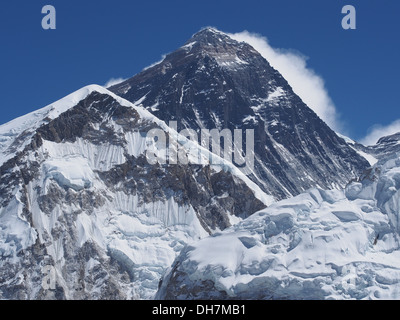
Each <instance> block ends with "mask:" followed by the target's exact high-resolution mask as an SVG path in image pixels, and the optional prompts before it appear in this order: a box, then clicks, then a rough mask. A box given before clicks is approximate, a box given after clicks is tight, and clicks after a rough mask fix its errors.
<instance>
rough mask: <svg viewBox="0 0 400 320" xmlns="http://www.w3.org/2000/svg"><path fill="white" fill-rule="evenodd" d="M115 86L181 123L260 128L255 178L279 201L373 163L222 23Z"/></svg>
mask: <svg viewBox="0 0 400 320" xmlns="http://www.w3.org/2000/svg"><path fill="white" fill-rule="evenodd" d="M110 90H111V91H113V92H114V93H116V94H117V95H119V96H121V97H123V98H125V99H127V100H129V101H131V102H135V103H141V104H142V105H143V107H144V108H146V109H147V110H148V111H150V112H151V113H152V114H154V115H156V116H157V117H158V118H160V119H162V120H164V121H165V122H167V123H168V122H169V121H170V120H177V121H178V128H179V130H180V129H182V128H189V129H194V130H196V131H199V130H200V129H202V128H206V129H213V128H217V129H219V130H222V129H224V128H228V129H230V130H231V131H233V130H234V129H236V128H240V129H254V135H255V148H254V149H255V150H254V152H255V166H254V171H253V173H252V174H251V175H250V176H249V177H250V178H251V179H252V180H253V181H254V182H256V183H257V184H258V185H259V186H260V187H261V188H262V189H263V190H264V191H265V192H267V193H268V194H271V195H273V196H274V197H275V198H276V199H278V200H279V199H283V198H287V197H290V196H293V195H297V194H299V193H300V192H303V191H306V190H307V189H309V188H311V187H316V186H318V187H320V188H325V189H331V188H340V187H344V186H345V185H346V183H347V182H348V180H349V178H351V177H357V176H358V175H359V174H361V173H362V172H363V170H364V169H365V168H367V167H368V166H369V164H368V162H367V161H366V160H365V159H364V158H363V157H362V156H360V155H359V153H358V152H356V151H355V150H353V149H352V148H350V147H349V146H348V145H347V143H346V142H345V141H344V140H342V139H341V138H339V137H338V136H337V135H336V134H335V132H333V131H332V130H331V129H330V128H329V127H328V126H327V125H326V124H325V123H324V122H323V121H322V120H321V119H320V118H319V117H318V116H317V115H316V114H315V113H314V112H313V111H312V110H311V109H310V108H309V107H308V106H307V105H305V104H304V103H303V101H302V100H301V99H300V98H299V97H298V96H297V95H296V94H295V93H294V92H293V90H292V88H291V87H290V85H289V84H288V83H287V81H286V80H285V79H284V78H283V77H282V75H281V74H280V73H279V72H278V71H277V70H275V69H274V68H272V67H271V65H270V64H269V63H268V61H266V60H265V59H264V58H263V57H262V56H261V55H260V54H259V53H258V52H257V51H256V50H255V49H254V48H253V47H252V46H250V45H249V44H247V43H245V42H238V41H236V40H234V39H232V38H231V37H229V36H228V35H227V34H225V33H223V32H221V31H218V30H216V29H214V28H205V29H203V30H201V31H200V32H198V33H196V34H195V35H194V36H193V37H192V38H191V39H189V40H188V41H187V42H186V44H185V45H184V46H182V47H181V48H179V49H178V50H176V51H174V52H172V53H170V54H168V55H167V56H166V57H165V59H164V60H163V61H162V62H160V63H158V64H156V65H154V66H152V67H150V68H147V69H145V70H144V71H143V72H141V73H139V74H137V75H136V76H134V77H133V78H131V79H128V80H126V81H124V82H122V83H120V84H117V85H115V86H113V87H111V88H110Z"/></svg>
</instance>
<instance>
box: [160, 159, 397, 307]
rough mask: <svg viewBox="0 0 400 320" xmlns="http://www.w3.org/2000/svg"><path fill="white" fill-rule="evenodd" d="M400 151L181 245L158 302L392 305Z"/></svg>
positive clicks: (394, 286) (395, 265)
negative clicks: (340, 183) (354, 176)
mask: <svg viewBox="0 0 400 320" xmlns="http://www.w3.org/2000/svg"><path fill="white" fill-rule="evenodd" d="M399 209H400V153H397V154H392V156H390V157H388V158H386V159H385V160H381V161H379V162H378V163H377V164H376V165H375V166H374V167H373V168H371V169H370V170H368V171H367V172H366V173H365V174H364V175H363V176H361V177H360V179H358V180H357V181H353V182H351V183H350V184H349V185H348V186H347V187H346V189H345V190H344V191H325V190H321V189H315V188H314V189H311V190H310V191H308V192H306V193H303V194H301V195H299V196H297V197H294V198H292V199H288V200H283V201H280V202H278V203H275V204H273V205H271V206H270V207H268V208H267V209H264V210H261V211H260V212H258V213H255V214H254V215H252V216H250V217H249V218H247V219H245V220H244V221H242V222H240V223H238V224H236V225H234V226H232V227H231V228H229V229H227V230H224V231H223V232H221V233H219V234H215V235H213V236H212V237H208V238H205V239H203V240H200V241H199V242H197V243H194V244H192V245H189V246H187V247H186V248H185V249H184V250H183V251H182V253H181V254H180V256H179V257H178V258H177V259H176V261H175V262H174V264H173V265H172V267H171V269H170V272H169V273H168V274H167V275H166V276H165V277H164V279H163V284H162V287H161V288H160V290H159V292H158V295H157V297H158V298H162V299H203V298H219V299H228V298H229V299H230V298H239V299H399V298H400V265H399V261H400V250H399V248H400V242H399V241H400V237H399V232H400V218H399V217H400V210H399Z"/></svg>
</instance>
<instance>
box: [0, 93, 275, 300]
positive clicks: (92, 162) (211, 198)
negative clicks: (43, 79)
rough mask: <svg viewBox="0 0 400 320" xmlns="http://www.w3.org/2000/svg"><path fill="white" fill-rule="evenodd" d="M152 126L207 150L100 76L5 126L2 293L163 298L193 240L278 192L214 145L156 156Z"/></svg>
mask: <svg viewBox="0 0 400 320" xmlns="http://www.w3.org/2000/svg"><path fill="white" fill-rule="evenodd" d="M150 129H159V130H161V131H162V132H164V133H165V134H166V136H168V139H169V141H170V142H175V143H174V144H173V145H175V146H179V148H180V150H183V151H184V152H185V153H186V155H187V157H188V158H190V157H194V156H196V155H198V153H193V148H190V142H189V141H187V140H186V139H185V138H184V137H182V136H180V135H178V134H177V133H176V131H173V130H172V129H170V128H169V127H167V125H166V124H165V123H164V122H162V121H161V120H159V119H157V118H156V117H154V116H153V115H152V114H150V113H149V112H148V111H146V110H144V109H143V108H141V107H140V106H137V105H133V104H132V103H130V102H128V101H126V100H124V99H122V98H120V97H118V96H116V95H115V94H113V93H111V92H110V91H108V90H106V89H104V88H102V87H100V86H95V85H93V86H88V87H85V88H82V89H80V90H78V91H77V92H74V93H73V94H71V95H69V96H67V97H65V98H63V99H61V100H60V101H57V102H55V103H53V104H51V105H49V106H47V107H45V108H43V109H40V110H38V111H36V112H33V113H31V114H28V115H26V116H23V117H21V118H18V119H16V120H13V121H11V122H9V123H7V124H5V125H2V126H0V151H1V152H0V155H1V158H0V299H44V298H46V299H124V298H129V299H130V298H146V299H148V298H152V297H153V296H154V294H155V292H156V290H157V287H158V283H159V279H160V278H161V276H162V274H163V273H164V271H165V269H166V268H167V267H168V266H170V265H171V263H172V262H173V260H174V259H175V257H176V256H177V254H178V253H179V252H180V250H181V249H182V248H183V247H184V246H185V245H186V244H187V243H190V242H192V241H195V240H198V239H200V238H203V237H205V236H207V235H209V234H211V233H213V232H215V231H218V230H223V229H225V228H226V227H229V226H231V225H232V224H233V223H235V222H237V221H240V220H241V219H242V218H245V217H247V216H249V215H250V214H252V213H254V212H256V211H258V210H260V209H261V208H264V207H265V206H267V205H269V204H270V203H271V202H272V201H273V200H272V198H271V197H270V196H267V195H265V194H264V193H263V192H262V191H261V190H260V188H258V187H257V185H255V184H254V183H253V182H251V181H250V180H249V179H247V178H246V177H245V176H244V175H242V174H240V171H239V170H238V169H237V168H236V167H234V166H233V165H231V164H230V163H226V162H224V161H222V159H219V160H221V161H220V163H221V164H216V163H217V162H218V161H216V160H218V157H217V156H215V155H212V154H210V152H209V151H208V150H201V149H200V150H201V151H202V152H201V155H202V156H203V157H204V159H203V160H204V164H202V165H200V164H188V165H170V164H160V163H155V164H151V163H149V161H148V160H147V158H146V154H145V151H146V150H149V148H150V147H151V143H152V141H153V140H148V139H146V133H147V132H149V130H150ZM162 151H163V150H161V149H158V152H159V153H160V155H159V156H160V157H162V154H163V152H162ZM49 272H50V273H49ZM48 273H49V274H48ZM49 276H51V277H53V278H52V279H50V280H52V281H53V282H52V283H53V284H54V287H47V285H43V281H44V279H47V278H46V277H49ZM50 280H46V281H50ZM46 283H47V282H46Z"/></svg>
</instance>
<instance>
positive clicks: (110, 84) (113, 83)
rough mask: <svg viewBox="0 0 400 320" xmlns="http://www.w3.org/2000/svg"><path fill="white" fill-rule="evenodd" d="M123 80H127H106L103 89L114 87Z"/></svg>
mask: <svg viewBox="0 0 400 320" xmlns="http://www.w3.org/2000/svg"><path fill="white" fill-rule="evenodd" d="M125 80H127V79H124V78H111V79H110V80H108V81H107V82H106V84H105V85H104V86H103V87H104V88H109V87H112V86H114V85H116V84H118V83H121V82H123V81H125Z"/></svg>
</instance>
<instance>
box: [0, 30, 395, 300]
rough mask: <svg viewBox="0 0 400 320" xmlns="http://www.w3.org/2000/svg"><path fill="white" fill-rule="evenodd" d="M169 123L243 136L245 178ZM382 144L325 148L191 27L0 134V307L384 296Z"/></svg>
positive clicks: (312, 123) (386, 247)
mask: <svg viewBox="0 0 400 320" xmlns="http://www.w3.org/2000/svg"><path fill="white" fill-rule="evenodd" d="M128 100H129V101H128ZM170 120H176V121H177V122H178V127H177V129H178V131H180V130H181V129H182V128H187V129H194V130H196V131H199V130H201V129H204V128H205V129H210V130H211V129H218V130H222V129H224V128H228V129H230V130H231V132H232V131H233V130H234V129H243V130H245V129H254V131H255V138H256V141H255V149H254V154H255V166H254V171H253V172H252V174H250V175H249V176H246V175H244V174H243V172H242V171H241V170H239V169H238V168H237V167H236V166H235V165H234V164H232V163H230V162H228V161H225V160H224V159H222V158H221V157H219V155H216V154H213V153H211V151H209V150H208V148H203V147H201V146H200V145H199V144H197V143H195V142H193V141H190V139H187V138H186V137H185V136H184V135H181V134H178V132H177V131H176V130H174V128H171V127H169V126H168V124H169V121H170ZM154 130H156V131H157V132H158V133H159V134H161V135H163V136H164V138H165V139H166V141H167V142H168V147H167V146H165V148H163V147H161V148H160V145H159V142H160V141H161V142H162V139H161V138H160V137H157V139H148V134H149V132H151V131H154ZM398 141H399V136H396V135H395V136H392V137H386V138H382V139H381V140H380V142H379V143H378V144H377V145H376V146H370V147H364V146H361V145H359V144H357V143H355V142H353V141H351V140H349V139H347V138H346V137H342V136H338V135H337V134H336V133H335V132H333V131H332V130H331V129H330V128H329V127H328V126H327V125H326V124H325V123H324V122H323V121H322V120H321V119H320V118H319V117H318V116H317V115H316V114H315V113H314V112H313V111H312V110H311V109H310V108H308V107H307V106H306V105H305V104H304V103H303V102H302V100H301V99H300V98H299V97H298V96H297V95H296V94H294V92H293V91H292V89H291V87H290V86H289V84H288V83H287V82H286V80H285V79H284V78H283V77H282V76H281V75H280V73H279V72H278V71H277V70H275V69H273V68H272V67H271V66H270V65H269V63H268V62H267V61H266V60H265V59H264V58H262V57H261V55H260V54H259V53H258V52H257V51H255V50H254V48H252V47H251V46H250V45H248V44H246V43H239V42H237V41H235V40H233V39H231V38H230V37H229V36H228V35H226V34H224V33H222V32H220V31H218V30H215V29H213V28H206V29H204V30H202V31H200V32H199V33H197V34H195V35H194V36H193V38H192V39H190V40H189V41H188V42H187V43H186V44H185V45H184V46H183V47H181V48H179V49H178V50H177V51H175V52H173V53H171V54H169V55H167V56H166V58H165V59H164V60H163V61H162V62H160V63H158V64H156V65H155V66H152V67H150V68H147V69H146V70H144V71H143V72H141V73H140V74H138V75H136V76H135V77H133V78H132V79H129V80H127V81H125V82H122V83H120V84H118V85H116V86H113V87H111V88H110V90H107V89H105V88H103V87H100V86H97V85H91V86H87V87H84V88H82V89H80V90H78V91H76V92H74V93H72V94H70V95H69V96H67V97H65V98H63V99H61V100H59V101H57V102H54V103H53V104H51V105H49V106H47V107H44V108H42V109H40V110H37V111H35V112H33V113H30V114H27V115H25V116H23V117H20V118H18V119H15V120H13V121H11V122H9V123H7V124H4V125H1V126H0V299H135V298H138V299H151V298H154V297H155V294H156V293H157V292H158V294H157V297H159V298H168V299H170V298H210V297H216V298H230V297H236V298H304V297H312V298H326V297H333V298H337V297H339V298H341V297H357V298H358V297H361V298H363V297H376V298H379V297H383V298H384V297H397V294H398V292H397V291H396V290H397V289H396V288H397V287H396V284H398V283H399V279H400V275H399V271H398V269H397V267H396V264H395V260H396V259H397V258H398V257H397V256H398V254H397V252H398V251H397V249H398V247H397V246H398V230H399V223H398V212H399V197H398V194H399V192H398V190H399V189H400V182H399V181H400V180H399V179H398V176H399V173H398V169H399V166H400V165H399V163H400V160H398V158H396V157H394V153H395V151H400V150H399V149H398V145H399V144H398ZM201 142H202V141H201ZM244 142H245V141H244ZM243 149H246V148H245V146H244V148H243ZM148 151H153V154H154V155H156V157H157V159H158V160H160V161H159V162H152V161H150V160H149V158H148V157H147V156H148ZM150 154H151V152H150ZM172 154H175V155H177V154H179V156H182V157H183V158H184V159H187V162H185V161H179V162H178V163H176V164H175V163H171V162H170V161H163V160H167V158H168V159H169V160H170V159H171V155H172ZM199 160H200V161H199ZM378 160H379V162H378V163H377V164H375V166H374V167H373V168H371V167H370V165H372V164H374V163H375V162H376V161H378ZM366 169H367V171H365V170H366ZM363 172H364V174H363V175H361V174H362V173H363ZM360 176H361V178H359V179H358V177H360ZM351 179H353V182H351V184H349V185H348V186H347V187H346V189H345V190H343V188H344V186H345V185H346V184H347V183H348V182H349V181H350V180H351ZM341 187H343V188H341ZM310 188H312V189H310ZM332 188H336V189H338V190H336V191H332V190H330V191H329V190H327V189H332ZM306 190H307V191H306ZM341 190H342V191H341ZM301 192H303V193H301ZM299 193H301V194H300V195H299ZM293 195H298V196H297V197H295V198H291V199H286V200H283V201H281V202H279V203H276V200H279V199H283V198H288V197H291V196H293ZM267 207H268V208H267ZM209 236H211V237H209ZM174 261H175V262H174ZM397 261H398V260H397ZM171 266H172V267H171ZM347 270H350V271H351V272H353V271H354V270H356V272H357V275H359V277H357V279H356V280H354V279H355V277H353V276H351V274H354V273H350V274H347V273H345V272H347ZM161 278H162V279H163V281H162V283H160V281H159V280H160V279H161ZM360 279H361V280H360ZM347 280H349V286H348V287H346V281H347ZM353 280H354V281H355V283H353V282H352V281H353ZM351 285H354V286H356V287H355V288H356V289H354V288H353V289H354V290H353V289H352V287H351ZM159 286H161V287H159ZM352 290H353V291H352ZM360 292H361V293H360Z"/></svg>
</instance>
